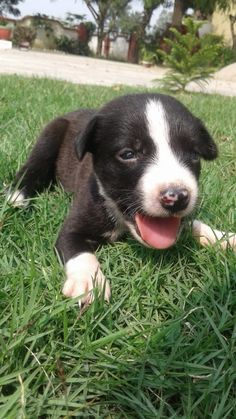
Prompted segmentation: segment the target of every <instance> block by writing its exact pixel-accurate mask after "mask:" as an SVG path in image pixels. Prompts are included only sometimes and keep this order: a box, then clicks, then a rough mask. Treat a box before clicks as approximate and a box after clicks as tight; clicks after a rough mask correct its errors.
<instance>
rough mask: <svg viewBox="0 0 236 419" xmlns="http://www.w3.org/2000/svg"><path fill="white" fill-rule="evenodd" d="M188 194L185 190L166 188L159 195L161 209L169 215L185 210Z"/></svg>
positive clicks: (188, 198)
mask: <svg viewBox="0 0 236 419" xmlns="http://www.w3.org/2000/svg"><path fill="white" fill-rule="evenodd" d="M189 200H190V194H189V192H188V190H187V189H185V188H171V187H170V188H168V189H165V190H164V191H162V192H161V193H160V203H161V205H162V207H163V208H164V209H166V210H168V211H170V212H171V213H175V212H179V211H182V210H184V209H186V208H187V206H188V203H189Z"/></svg>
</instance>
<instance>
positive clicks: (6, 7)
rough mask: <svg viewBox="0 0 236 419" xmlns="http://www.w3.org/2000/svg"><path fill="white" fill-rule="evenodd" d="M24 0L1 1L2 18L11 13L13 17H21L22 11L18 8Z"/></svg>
mask: <svg viewBox="0 0 236 419" xmlns="http://www.w3.org/2000/svg"><path fill="white" fill-rule="evenodd" d="M21 2H22V0H0V16H3V15H4V14H6V13H9V14H11V15H13V16H19V15H20V10H19V9H18V8H17V7H16V6H18V4H19V3H21Z"/></svg>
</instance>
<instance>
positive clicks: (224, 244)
mask: <svg viewBox="0 0 236 419" xmlns="http://www.w3.org/2000/svg"><path fill="white" fill-rule="evenodd" d="M192 232H193V236H194V237H195V238H196V239H197V240H198V242H199V243H200V244H201V245H202V246H209V245H214V244H215V243H218V244H220V246H221V248H222V249H224V250H225V249H227V248H228V247H231V248H232V249H233V250H234V251H235V252H236V234H235V233H230V232H228V233H226V232H224V231H219V230H215V229H213V228H211V227H209V226H208V225H207V224H204V223H202V222H201V221H199V220H194V221H193V224H192Z"/></svg>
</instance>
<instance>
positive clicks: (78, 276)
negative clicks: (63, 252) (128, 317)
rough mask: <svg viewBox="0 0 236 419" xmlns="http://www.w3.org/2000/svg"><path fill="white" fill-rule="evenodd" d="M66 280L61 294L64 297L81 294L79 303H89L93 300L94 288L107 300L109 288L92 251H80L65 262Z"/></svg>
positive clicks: (108, 298) (73, 296)
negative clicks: (80, 252)
mask: <svg viewBox="0 0 236 419" xmlns="http://www.w3.org/2000/svg"><path fill="white" fill-rule="evenodd" d="M65 268H66V281H65V284H64V286H63V290H62V292H63V294H64V295H65V296H66V297H71V298H76V297H79V296H81V299H80V304H90V303H92V301H93V300H94V288H97V290H98V294H99V295H104V298H105V300H107V301H109V300H110V296H111V290H110V285H109V282H108V281H107V280H106V279H105V277H104V275H103V273H102V271H101V269H100V265H99V262H98V260H97V258H96V256H95V255H94V254H92V253H82V254H80V255H79V256H76V257H75V258H73V259H70V260H69V261H68V262H67V263H66V266H65Z"/></svg>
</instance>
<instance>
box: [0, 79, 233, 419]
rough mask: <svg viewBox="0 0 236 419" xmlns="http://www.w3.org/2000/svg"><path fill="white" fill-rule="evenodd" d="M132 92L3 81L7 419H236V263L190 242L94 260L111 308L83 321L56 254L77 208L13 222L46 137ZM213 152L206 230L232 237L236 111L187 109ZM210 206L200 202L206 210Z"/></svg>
mask: <svg viewBox="0 0 236 419" xmlns="http://www.w3.org/2000/svg"><path fill="white" fill-rule="evenodd" d="M131 91H132V89H131V88H120V89H118V90H117V89H112V88H104V87H102V88H100V87H90V86H88V87H85V86H75V85H71V84H68V83H64V82H58V81H49V80H44V79H24V78H21V77H16V76H12V77H1V78H0V97H1V100H0V106H1V111H0V127H1V142H0V165H1V167H0V182H1V189H2V191H3V192H2V194H1V207H0V228H1V231H0V234H1V236H0V237H1V240H0V251H1V253H0V273H1V289H0V307H1V317H0V348H1V350H0V418H4V419H5V418H69V417H78V418H80V417H90V418H161V419H163V418H181V419H182V418H186V419H195V418H196V419H198V418H213V419H220V418H234V417H236V321H235V313H236V264H235V262H236V257H235V254H233V252H232V251H230V250H228V251H226V252H223V251H221V250H220V249H219V248H218V247H215V248H200V247H199V245H198V244H197V243H195V241H194V240H193V239H192V237H191V236H190V234H189V233H188V232H186V233H185V234H184V235H183V237H182V238H181V239H180V242H179V244H178V246H175V247H173V248H172V249H169V250H167V251H165V252H164V251H163V252H162V251H154V250H148V249H146V248H143V247H142V246H141V245H139V244H138V243H136V242H135V241H134V240H132V239H131V238H128V240H127V241H123V242H118V243H117V244H116V245H109V246H105V247H103V248H102V249H100V250H99V252H98V253H99V260H100V261H101V264H102V269H103V271H104V273H105V274H106V276H107V278H109V279H110V281H111V284H112V301H111V303H110V304H109V305H108V304H107V303H103V302H100V301H97V302H95V303H94V304H93V305H91V306H90V307H89V308H88V309H87V310H86V311H85V312H84V313H83V314H82V315H80V313H79V312H78V308H77V306H76V305H75V303H74V301H71V300H67V299H65V298H64V297H63V296H62V294H61V287H62V282H63V275H64V274H63V268H62V266H61V265H60V264H59V263H58V260H57V257H56V255H55V253H54V250H53V245H54V243H55V240H56V237H57V233H58V230H59V228H60V225H61V222H62V220H63V218H64V216H65V214H66V212H67V210H68V206H69V201H70V197H68V196H65V195H64V194H63V193H62V191H61V189H60V188H57V189H56V190H55V191H54V192H53V193H50V194H49V193H48V192H45V193H44V194H42V195H41V196H39V197H37V198H36V199H35V200H34V203H33V205H32V207H31V208H29V209H26V210H14V209H13V208H11V207H9V206H8V205H7V204H6V200H5V194H4V188H5V186H6V185H8V184H9V183H10V181H11V180H12V178H13V175H14V172H15V171H16V170H17V169H18V168H19V166H20V165H21V164H22V162H23V161H24V159H25V157H26V156H27V154H28V151H29V149H30V147H31V145H32V144H33V143H34V141H35V138H36V136H37V134H38V132H39V130H40V129H41V128H42V126H43V125H44V124H45V123H46V122H47V121H49V120H50V119H51V118H52V117H54V116H55V115H58V114H60V113H63V112H65V111H69V110H72V109H75V108H77V107H86V106H87V107H95V106H99V105H101V104H103V103H104V102H106V101H107V100H109V99H111V98H113V97H114V96H117V95H120V94H123V93H127V92H131ZM179 99H180V100H181V101H182V102H183V103H185V104H186V105H187V106H188V107H189V108H190V109H191V110H192V111H193V112H194V113H195V114H196V115H197V116H199V117H200V118H202V119H203V120H204V121H205V124H206V125H207V127H208V128H209V130H210V131H211V133H212V135H213V136H214V138H215V139H216V141H217V143H218V145H219V149H220V158H219V159H218V160H217V161H216V162H214V163H208V164H204V165H203V173H202V187H201V195H200V201H199V208H198V217H199V218H200V219H202V220H203V221H205V222H209V223H210V224H211V225H212V226H216V227H218V228H222V229H226V230H227V229H230V230H235V231H236V215H235V207H236V186H235V178H236V164H235V155H236V153H235V152H236V150H235V138H236V126H235V115H236V98H224V97H220V96H204V95H200V94H194V95H190V94H188V95H181V96H179ZM203 197H204V199H203Z"/></svg>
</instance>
